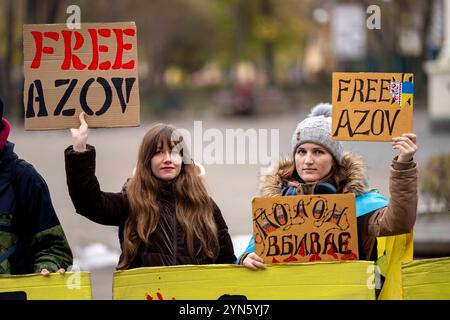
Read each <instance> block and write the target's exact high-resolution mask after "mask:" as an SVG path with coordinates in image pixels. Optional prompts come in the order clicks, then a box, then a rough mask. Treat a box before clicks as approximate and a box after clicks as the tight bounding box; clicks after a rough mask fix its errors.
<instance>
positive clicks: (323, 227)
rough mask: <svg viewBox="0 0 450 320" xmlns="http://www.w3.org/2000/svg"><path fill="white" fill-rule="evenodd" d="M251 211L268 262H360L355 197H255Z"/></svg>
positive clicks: (260, 250) (257, 247) (262, 254)
mask: <svg viewBox="0 0 450 320" xmlns="http://www.w3.org/2000/svg"><path fill="white" fill-rule="evenodd" d="M252 210H253V233H254V238H255V252H256V254H258V255H259V256H260V257H262V258H263V260H264V262H265V263H278V262H306V261H321V260H322V261H337V260H357V259H358V234H357V226H356V213H355V212H356V211H355V195H354V194H333V195H302V196H286V197H283V196H279V197H269V198H254V199H253V201H252Z"/></svg>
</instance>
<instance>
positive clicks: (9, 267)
mask: <svg viewBox="0 0 450 320" xmlns="http://www.w3.org/2000/svg"><path fill="white" fill-rule="evenodd" d="M10 129H11V127H10V125H9V122H8V121H7V120H6V119H5V118H3V102H2V101H1V99H0V221H1V225H0V274H28V273H38V272H40V273H42V274H43V275H44V276H48V275H49V274H50V272H56V271H58V272H59V273H64V271H65V269H67V268H68V267H69V266H70V265H72V251H71V250H70V247H69V244H68V243H67V239H66V236H65V235H64V231H63V229H62V227H61V225H60V223H59V220H58V217H57V216H56V213H55V210H54V208H53V205H52V201H51V199H50V193H49V191H48V187H47V184H46V183H45V181H44V179H43V178H42V177H41V176H40V175H39V173H38V172H37V171H36V170H35V169H34V167H33V166H32V165H31V164H29V163H28V162H26V161H25V160H22V159H19V157H18V156H17V154H16V153H15V152H14V144H13V143H12V142H10V141H8V135H9V132H10Z"/></svg>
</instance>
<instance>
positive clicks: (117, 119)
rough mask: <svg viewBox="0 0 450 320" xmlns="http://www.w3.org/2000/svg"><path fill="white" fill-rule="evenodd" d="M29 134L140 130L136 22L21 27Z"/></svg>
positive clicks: (26, 126) (26, 120) (26, 125)
mask: <svg viewBox="0 0 450 320" xmlns="http://www.w3.org/2000/svg"><path fill="white" fill-rule="evenodd" d="M23 39H24V40H23V47H24V75H25V83H24V92H23V94H24V100H23V102H24V108H25V129H26V130H49V129H67V128H75V127H79V125H80V123H79V120H78V115H79V114H80V113H81V112H82V111H85V112H86V115H87V116H86V121H87V122H88V124H89V126H90V127H127V126H138V125H139V123H140V119H139V108H140V103H139V83H138V59H137V52H138V51H137V50H138V48H137V35H136V25H135V23H134V22H118V23H82V24H81V29H76V30H70V29H67V27H66V25H65V24H37V25H36V24H35V25H24V27H23Z"/></svg>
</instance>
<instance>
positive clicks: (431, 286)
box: [401, 257, 450, 300]
mask: <svg viewBox="0 0 450 320" xmlns="http://www.w3.org/2000/svg"><path fill="white" fill-rule="evenodd" d="M401 270H402V281H403V299H404V300H450V257H446V258H438V259H424V260H415V261H412V262H408V263H402V266H401Z"/></svg>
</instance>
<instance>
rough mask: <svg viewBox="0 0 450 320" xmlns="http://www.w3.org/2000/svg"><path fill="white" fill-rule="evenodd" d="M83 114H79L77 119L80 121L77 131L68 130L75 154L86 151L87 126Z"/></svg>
mask: <svg viewBox="0 0 450 320" xmlns="http://www.w3.org/2000/svg"><path fill="white" fill-rule="evenodd" d="M84 115H85V113H84V112H82V113H80V116H79V119H80V123H81V125H80V128H79V129H70V132H71V133H72V140H73V150H75V151H77V152H84V151H86V144H87V139H88V124H87V122H86V120H85V119H84Z"/></svg>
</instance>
